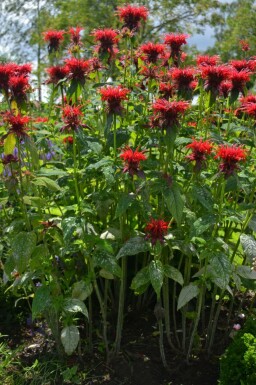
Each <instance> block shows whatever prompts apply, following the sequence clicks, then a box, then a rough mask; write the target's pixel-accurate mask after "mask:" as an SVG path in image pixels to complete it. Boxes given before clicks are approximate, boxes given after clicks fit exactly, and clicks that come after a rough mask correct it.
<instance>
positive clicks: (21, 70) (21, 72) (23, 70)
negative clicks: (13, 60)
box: [15, 63, 32, 76]
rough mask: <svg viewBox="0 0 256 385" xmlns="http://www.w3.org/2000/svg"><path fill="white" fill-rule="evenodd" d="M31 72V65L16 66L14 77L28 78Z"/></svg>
mask: <svg viewBox="0 0 256 385" xmlns="http://www.w3.org/2000/svg"><path fill="white" fill-rule="evenodd" d="M31 71H32V64H30V63H25V64H17V65H16V69H15V75H16V76H28V75H29V74H31Z"/></svg>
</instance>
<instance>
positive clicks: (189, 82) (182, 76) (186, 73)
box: [170, 67, 195, 93]
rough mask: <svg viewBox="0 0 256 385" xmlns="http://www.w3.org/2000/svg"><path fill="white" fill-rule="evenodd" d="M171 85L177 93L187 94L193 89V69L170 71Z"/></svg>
mask: <svg viewBox="0 0 256 385" xmlns="http://www.w3.org/2000/svg"><path fill="white" fill-rule="evenodd" d="M170 75H171V77H172V79H173V85H174V86H175V87H176V88H177V90H178V92H179V93H183V92H188V91H191V90H193V89H194V84H195V78H194V75H195V69H194V68H189V67H188V68H174V69H173V70H171V71H170Z"/></svg>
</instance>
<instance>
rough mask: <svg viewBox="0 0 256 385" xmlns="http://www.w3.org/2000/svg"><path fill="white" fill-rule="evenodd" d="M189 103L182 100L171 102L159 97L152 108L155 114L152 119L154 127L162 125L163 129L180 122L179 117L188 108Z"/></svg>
mask: <svg viewBox="0 0 256 385" xmlns="http://www.w3.org/2000/svg"><path fill="white" fill-rule="evenodd" d="M188 107H189V103H188V102H184V101H182V100H180V101H173V102H169V101H168V100H166V99H157V100H156V101H155V102H154V103H153V105H152V109H153V112H154V116H153V117H152V119H151V124H152V126H153V127H160V128H162V129H166V130H168V129H170V128H171V127H173V126H177V125H178V124H179V117H180V116H181V115H183V114H184V113H185V111H186V110H187V109H188Z"/></svg>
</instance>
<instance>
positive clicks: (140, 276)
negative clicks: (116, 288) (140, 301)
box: [131, 266, 150, 291]
mask: <svg viewBox="0 0 256 385" xmlns="http://www.w3.org/2000/svg"><path fill="white" fill-rule="evenodd" d="M149 282H150V276H149V270H148V266H146V267H143V269H141V270H140V271H138V273H137V274H136V275H135V277H134V278H133V280H132V283H131V289H132V290H134V291H137V290H138V289H139V288H140V287H142V286H144V285H147V284H148V283H149Z"/></svg>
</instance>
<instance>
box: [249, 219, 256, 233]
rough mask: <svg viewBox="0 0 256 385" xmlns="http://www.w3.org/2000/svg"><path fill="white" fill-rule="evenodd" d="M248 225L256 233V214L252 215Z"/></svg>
mask: <svg viewBox="0 0 256 385" xmlns="http://www.w3.org/2000/svg"><path fill="white" fill-rule="evenodd" d="M248 226H249V227H250V229H252V230H253V231H254V232H255V233H256V215H254V216H253V217H252V219H251V220H250V222H249V224H248Z"/></svg>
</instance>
